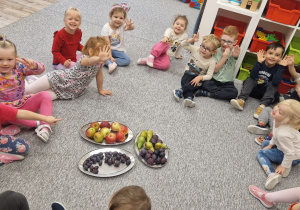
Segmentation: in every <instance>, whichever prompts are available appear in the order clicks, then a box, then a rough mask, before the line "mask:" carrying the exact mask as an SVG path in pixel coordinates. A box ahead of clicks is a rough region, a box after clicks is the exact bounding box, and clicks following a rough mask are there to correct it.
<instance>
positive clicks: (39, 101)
mask: <svg viewBox="0 0 300 210" xmlns="http://www.w3.org/2000/svg"><path fill="white" fill-rule="evenodd" d="M52 107H53V104H52V99H51V96H50V93H48V92H46V91H42V92H39V93H37V94H35V95H34V96H32V97H30V98H29V99H28V100H27V101H26V103H25V104H24V105H23V106H22V107H20V108H19V109H23V110H28V111H32V112H37V111H38V110H40V114H42V115H46V116H52ZM7 123H10V124H15V125H23V126H27V127H37V122H36V121H35V120H23V119H15V120H12V121H7V122H3V124H7ZM42 124H47V125H49V124H48V123H45V122H41V125H42Z"/></svg>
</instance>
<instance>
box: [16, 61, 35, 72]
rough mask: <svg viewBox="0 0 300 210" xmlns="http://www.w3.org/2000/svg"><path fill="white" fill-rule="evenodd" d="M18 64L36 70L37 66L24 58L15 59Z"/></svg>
mask: <svg viewBox="0 0 300 210" xmlns="http://www.w3.org/2000/svg"><path fill="white" fill-rule="evenodd" d="M16 60H17V61H18V62H20V63H22V64H24V65H25V66H26V67H27V68H28V69H32V70H33V69H37V68H38V65H37V64H36V62H35V61H34V60H32V59H26V58H17V59H16Z"/></svg>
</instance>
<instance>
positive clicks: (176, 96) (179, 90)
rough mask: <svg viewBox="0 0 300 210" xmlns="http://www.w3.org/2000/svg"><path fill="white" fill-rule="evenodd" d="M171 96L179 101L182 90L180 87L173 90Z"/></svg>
mask: <svg viewBox="0 0 300 210" xmlns="http://www.w3.org/2000/svg"><path fill="white" fill-rule="evenodd" d="M173 96H174V98H175V100H176V101H178V102H179V100H180V99H181V98H182V90H181V89H178V90H173Z"/></svg>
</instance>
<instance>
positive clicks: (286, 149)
mask: <svg viewBox="0 0 300 210" xmlns="http://www.w3.org/2000/svg"><path fill="white" fill-rule="evenodd" d="M278 141H279V142H280V150H281V151H282V152H283V154H284V156H283V160H282V162H281V166H282V167H284V168H290V167H291V165H292V162H293V160H294V159H295V158H294V157H295V154H296V149H295V147H294V144H293V134H292V133H291V132H284V133H280V134H278Z"/></svg>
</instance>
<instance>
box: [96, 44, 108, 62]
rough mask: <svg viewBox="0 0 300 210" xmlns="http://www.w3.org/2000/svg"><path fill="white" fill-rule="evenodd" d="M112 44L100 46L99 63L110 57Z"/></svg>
mask: <svg viewBox="0 0 300 210" xmlns="http://www.w3.org/2000/svg"><path fill="white" fill-rule="evenodd" d="M109 52H110V46H108V45H105V46H104V47H100V48H99V55H98V56H99V63H105V62H106V61H107V60H108V59H109V58H110V55H109Z"/></svg>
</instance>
